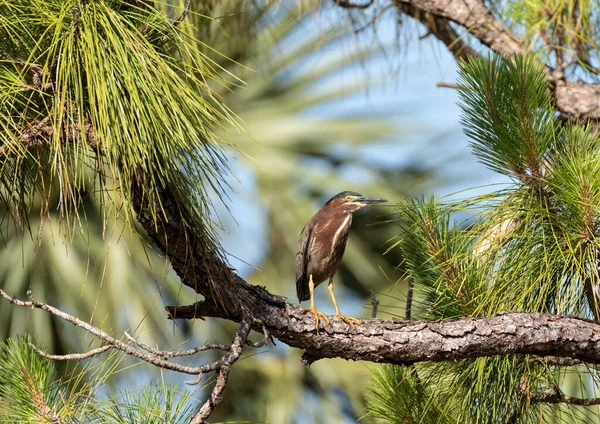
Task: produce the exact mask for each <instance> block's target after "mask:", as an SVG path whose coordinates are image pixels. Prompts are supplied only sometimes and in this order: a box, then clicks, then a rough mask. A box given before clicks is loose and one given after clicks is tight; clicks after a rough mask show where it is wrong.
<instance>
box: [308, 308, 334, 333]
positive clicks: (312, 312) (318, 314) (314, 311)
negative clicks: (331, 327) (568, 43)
mask: <svg viewBox="0 0 600 424" xmlns="http://www.w3.org/2000/svg"><path fill="white" fill-rule="evenodd" d="M309 312H310V313H311V314H313V315H314V316H315V330H318V329H319V317H322V318H323V319H324V320H325V321H326V322H327V324H329V318H327V316H326V315H325V314H324V313H323V312H321V311H317V309H316V308H308V309H306V308H302V313H303V314H306V313H309Z"/></svg>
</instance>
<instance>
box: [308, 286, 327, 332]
mask: <svg viewBox="0 0 600 424" xmlns="http://www.w3.org/2000/svg"><path fill="white" fill-rule="evenodd" d="M308 290H309V292H310V309H302V312H304V313H307V312H310V313H311V314H313V315H314V316H315V329H317V330H318V329H319V317H322V318H323V319H324V320H325V321H327V324H329V319H328V318H327V316H326V315H325V314H324V313H323V312H320V311H317V308H315V295H314V291H315V283H313V279H312V274H311V275H310V278H309V281H308Z"/></svg>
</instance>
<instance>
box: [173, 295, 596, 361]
mask: <svg viewBox="0 0 600 424" xmlns="http://www.w3.org/2000/svg"><path fill="white" fill-rule="evenodd" d="M169 311H170V314H171V315H175V316H177V317H178V318H188V319H192V318H200V317H217V318H225V319H230V320H234V321H239V319H240V317H236V316H231V315H228V314H227V312H226V311H225V310H223V309H222V308H221V307H219V306H217V305H216V304H213V303H210V302H198V303H196V304H195V305H191V306H186V307H178V308H173V307H171V308H169ZM253 313H254V317H255V319H258V320H259V322H261V323H262V324H264V325H265V327H266V328H267V330H268V332H269V334H271V335H272V336H273V337H276V338H278V339H279V340H281V341H282V342H284V343H286V344H288V345H290V346H293V347H297V348H300V349H302V350H304V359H305V361H306V362H307V363H312V362H314V361H317V360H319V359H323V358H343V359H351V360H357V361H358V360H364V361H371V362H379V363H390V364H411V363H415V362H422V361H455V360H461V359H468V358H476V357H482V356H493V355H506V354H533V355H539V356H552V357H566V358H571V359H575V360H580V361H583V362H587V363H600V325H598V324H596V323H594V322H591V321H587V320H583V319H580V318H575V317H561V316H555V315H550V314H541V313H506V314H501V315H497V316H493V317H485V318H461V319H456V320H447V321H389V320H380V319H368V320H364V321H363V322H362V323H361V324H360V325H357V326H356V330H355V331H352V330H351V329H350V328H349V326H348V324H346V323H344V322H343V321H341V320H339V319H336V318H334V317H332V318H331V319H330V321H331V323H332V325H331V326H327V325H325V326H323V325H321V327H320V330H319V331H316V330H315V329H314V319H313V317H312V316H309V315H307V314H303V313H302V311H301V309H300V308H299V307H298V306H296V305H292V304H285V305H280V304H278V305H275V304H269V303H267V302H265V303H264V304H262V305H261V306H260V308H257V309H256V310H254V311H253ZM254 327H255V329H257V330H259V331H260V326H259V325H258V324H256V325H255V326H254Z"/></svg>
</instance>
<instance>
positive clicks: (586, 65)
mask: <svg viewBox="0 0 600 424" xmlns="http://www.w3.org/2000/svg"><path fill="white" fill-rule="evenodd" d="M507 12H508V13H507V15H508V16H509V17H510V22H509V24H510V25H511V26H512V28H513V30H516V32H517V33H518V32H523V33H524V36H525V37H524V38H525V41H526V42H528V44H529V48H530V50H531V51H535V52H536V53H537V54H538V55H541V56H551V55H552V53H554V57H552V59H554V60H555V61H556V60H558V61H560V62H562V63H565V64H568V63H570V64H573V65H577V66H578V67H580V70H582V71H583V72H584V73H587V72H589V73H591V74H597V73H598V68H597V67H594V66H593V64H594V63H597V60H598V53H599V52H598V48H599V47H600V32H599V30H600V26H599V25H598V23H599V22H600V21H599V20H600V15H599V10H598V7H597V3H595V2H594V1H592V0H550V1H548V0H515V1H511V2H509V3H508V8H507Z"/></svg>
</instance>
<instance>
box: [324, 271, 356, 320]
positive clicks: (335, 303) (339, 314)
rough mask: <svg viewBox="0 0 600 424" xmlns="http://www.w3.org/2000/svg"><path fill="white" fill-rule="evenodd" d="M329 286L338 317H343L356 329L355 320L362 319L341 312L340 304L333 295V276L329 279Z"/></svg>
mask: <svg viewBox="0 0 600 424" xmlns="http://www.w3.org/2000/svg"><path fill="white" fill-rule="evenodd" d="M327 288H328V289H329V296H331V301H332V302H333V307H334V308H335V315H336V316H337V317H339V318H340V319H342V320H343V321H345V322H347V323H348V324H350V327H352V329H353V330H354V322H356V323H360V320H359V319H356V318H352V317H349V316H346V315H342V314H341V313H340V310H339V309H338V306H337V302H336V301H335V296H334V295H333V277H331V278H330V279H329V284H328V285H327ZM353 321H354V322H353Z"/></svg>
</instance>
